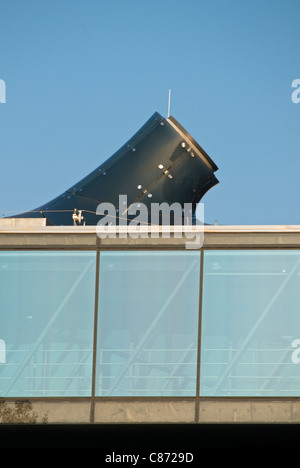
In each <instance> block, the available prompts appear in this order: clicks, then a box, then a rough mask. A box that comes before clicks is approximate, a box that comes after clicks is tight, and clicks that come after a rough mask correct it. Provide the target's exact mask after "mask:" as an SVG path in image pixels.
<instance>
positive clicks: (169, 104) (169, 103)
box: [168, 89, 171, 117]
mask: <svg viewBox="0 0 300 468" xmlns="http://www.w3.org/2000/svg"><path fill="white" fill-rule="evenodd" d="M170 108H171V90H170V89H169V102H168V117H170Z"/></svg>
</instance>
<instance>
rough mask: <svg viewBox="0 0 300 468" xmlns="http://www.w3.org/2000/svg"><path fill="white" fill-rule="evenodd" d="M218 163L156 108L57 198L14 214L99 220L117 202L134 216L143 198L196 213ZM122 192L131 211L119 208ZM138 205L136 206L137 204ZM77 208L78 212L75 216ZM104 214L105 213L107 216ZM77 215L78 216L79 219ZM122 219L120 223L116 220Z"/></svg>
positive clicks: (56, 220) (58, 220) (52, 220)
mask: <svg viewBox="0 0 300 468" xmlns="http://www.w3.org/2000/svg"><path fill="white" fill-rule="evenodd" d="M217 169H218V167H217V166H216V164H215V163H214V162H213V161H212V160H211V158H210V157H209V156H208V154H207V153H206V152H205V151H204V150H203V149H202V148H201V146H200V145H199V144H198V143H197V142H196V141H195V140H194V139H193V138H192V137H191V135H189V133H188V132H187V131H186V130H185V129H184V128H183V127H182V126H181V125H180V124H179V123H178V122H177V121H176V120H175V119H174V118H173V117H168V118H167V119H165V118H163V117H162V116H161V115H160V114H159V113H157V112H155V113H154V114H153V115H152V117H151V118H150V119H149V120H148V121H147V122H146V123H145V124H144V125H143V126H142V127H141V128H140V130H139V131H138V132H137V133H136V134H135V135H134V136H133V137H132V138H131V139H130V140H129V141H128V142H127V143H125V145H123V146H122V147H121V148H120V149H119V150H118V151H117V152H116V153H115V154H113V155H112V156H111V157H110V158H109V159H107V160H106V161H105V162H104V163H103V164H101V165H100V166H99V167H97V168H96V169H95V170H94V171H93V172H91V173H90V174H89V175H87V176H86V177H85V178H83V179H82V180H80V181H79V182H78V183H77V184H75V185H73V186H72V187H71V188H69V189H68V190H66V191H65V192H64V193H63V194H61V195H59V196H58V197H57V198H55V199H53V200H51V201H50V202H49V203H46V204H44V205H43V206H40V207H38V208H36V209H34V210H32V211H29V212H26V213H22V214H19V215H17V216H14V217H15V218H16V217H18V218H36V217H44V218H46V219H47V224H50V225H73V224H82V223H83V220H82V218H81V217H80V216H79V217H78V216H77V215H78V214H79V215H82V216H83V217H84V223H85V224H87V225H96V224H97V223H98V222H99V220H100V219H101V216H102V215H101V214H97V207H98V205H99V204H100V203H110V204H113V205H114V206H115V207H116V213H117V221H118V219H120V217H122V219H124V217H125V218H126V220H127V221H132V216H131V215H129V212H130V210H129V207H130V206H132V204H134V203H137V204H138V203H143V204H144V205H146V206H147V207H149V208H150V204H152V203H159V204H161V203H164V202H165V203H168V204H169V205H172V204H173V203H179V204H180V205H181V206H182V207H183V206H184V204H185V203H191V204H192V211H193V214H194V213H195V210H196V207H197V204H198V203H199V201H200V200H201V198H202V197H203V196H204V195H205V193H206V192H207V191H208V190H209V189H210V188H212V187H214V186H215V185H216V184H217V183H218V180H217V178H216V177H215V175H214V172H215V171H217ZM119 195H126V196H127V210H126V211H123V212H122V213H121V212H120V211H122V210H119ZM135 206H137V205H135ZM74 213H75V216H74ZM104 215H105V213H103V216H104ZM74 218H75V219H74ZM116 224H118V222H116Z"/></svg>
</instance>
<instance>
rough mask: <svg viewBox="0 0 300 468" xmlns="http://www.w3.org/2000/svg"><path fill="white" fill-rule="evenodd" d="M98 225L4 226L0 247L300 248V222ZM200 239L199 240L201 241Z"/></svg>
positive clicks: (1, 229) (1, 231) (0, 228)
mask: <svg viewBox="0 0 300 468" xmlns="http://www.w3.org/2000/svg"><path fill="white" fill-rule="evenodd" d="M98 234H99V232H98V231H97V227H96V226H68V227H65V226H55V227H54V226H35V225H33V226H27V227H26V228H25V227H24V226H17V227H16V226H8V227H7V226H1V225H0V249H29V248H30V249H34V248H37V249H40V248H45V249H47V248H48V249H55V248H69V249H96V248H100V249H125V250H126V249H135V248H137V249H186V248H187V245H188V244H191V242H192V241H193V239H196V236H199V239H198V240H197V242H195V245H194V246H191V245H190V247H189V248H193V249H197V248H202V247H203V248H207V249H213V248H216V249H217V248H219V249H221V248H224V249H225V248H231V249H237V248H266V249H267V248H295V249H297V248H300V226H208V227H204V228H202V229H201V228H199V229H198V231H185V232H182V233H180V232H177V233H176V234H175V233H174V232H173V231H172V230H171V231H170V232H168V231H165V232H163V231H162V230H159V229H158V230H157V231H155V232H154V233H151V232H144V233H143V237H142V234H137V233H136V232H135V231H133V230H128V232H126V233H125V234H124V233H123V234H122V235H120V234H119V233H117V234H115V237H113V236H112V234H110V235H108V236H107V237H106V238H100V236H99V235H98ZM198 241H199V242H198Z"/></svg>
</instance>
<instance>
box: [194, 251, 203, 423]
mask: <svg viewBox="0 0 300 468" xmlns="http://www.w3.org/2000/svg"><path fill="white" fill-rule="evenodd" d="M203 264H204V250H203V249H201V250H200V278H199V315H198V348H197V374H196V407H195V422H196V423H197V422H199V411H200V398H199V397H200V359H201V325H202V323H201V322H202V298H203Z"/></svg>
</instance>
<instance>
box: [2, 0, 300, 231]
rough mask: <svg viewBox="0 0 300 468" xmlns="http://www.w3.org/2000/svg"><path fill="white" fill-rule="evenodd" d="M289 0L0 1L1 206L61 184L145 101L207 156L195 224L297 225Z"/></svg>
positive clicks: (132, 127)
mask: <svg viewBox="0 0 300 468" xmlns="http://www.w3.org/2000/svg"><path fill="white" fill-rule="evenodd" d="M299 21H300V1H299V0H280V1H279V0H251V1H244V0H239V1H237V0H227V1H225V0H212V1H207V0H205V1H202V0H185V1H182V0H180V1H178V0H151V1H150V0H148V1H144V0H126V1H121V0H110V1H108V0H106V1H104V0H43V1H41V0H9V1H8V0H0V79H3V80H5V83H6V103H5V104H0V169H1V184H0V216H1V215H2V213H4V212H7V211H11V210H12V211H14V210H16V211H25V210H28V209H34V208H36V207H37V206H39V205H40V204H43V203H46V202H47V201H49V200H50V199H52V198H54V197H55V196H56V195H59V194H60V193H62V192H63V191H65V190H66V189H67V188H69V187H70V186H71V185H72V184H74V183H76V182H77V181H78V180H79V179H80V178H82V177H83V176H85V175H87V174H88V173H89V172H90V171H92V170H93V169H94V168H95V167H97V166H98V165H99V164H100V163H101V162H103V161H104V160H105V159H107V157H109V156H111V154H112V153H114V152H115V151H116V150H117V149H118V148H119V147H120V146H121V145H123V143H125V142H126V141H127V139H129V138H130V137H131V136H132V135H133V133H135V132H136V131H137V130H138V129H139V128H140V126H141V125H143V124H144V122H145V121H146V120H147V119H148V118H149V117H150V116H151V115H152V114H153V113H154V112H155V111H158V112H160V113H161V114H162V115H164V116H167V110H168V90H169V88H171V90H172V100H171V114H172V115H174V117H175V118H176V119H177V120H178V121H179V122H180V123H181V124H182V125H183V126H184V127H185V128H186V129H187V130H188V131H189V132H190V133H191V134H192V136H193V137H194V138H195V139H196V140H197V141H198V142H199V144H200V145H201V146H202V147H203V148H204V149H205V150H206V151H207V153H208V154H209V155H210V156H211V157H212V159H213V160H214V161H215V163H216V164H217V165H218V166H219V171H218V172H217V174H216V175H217V177H218V179H219V180H220V184H219V185H218V186H216V187H214V188H213V189H212V190H210V191H209V192H208V193H207V194H206V196H205V197H204V198H203V199H202V201H203V202H204V204H205V221H206V222H208V223H214V222H215V220H217V221H218V223H219V224H300V214H299V201H300V200H299V199H300V196H299V194H300V187H299V179H300V103H299V104H294V103H293V102H292V100H291V94H292V91H293V89H292V88H291V83H292V81H293V80H294V79H297V78H300V57H299V53H300V52H299V44H300V26H299Z"/></svg>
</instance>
